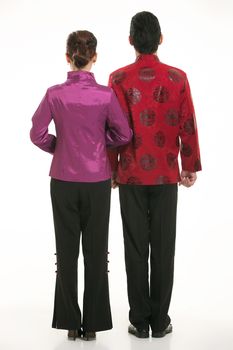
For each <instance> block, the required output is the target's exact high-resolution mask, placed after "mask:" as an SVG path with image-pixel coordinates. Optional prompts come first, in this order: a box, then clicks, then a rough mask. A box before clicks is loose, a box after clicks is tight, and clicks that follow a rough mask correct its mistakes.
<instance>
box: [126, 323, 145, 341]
mask: <svg viewBox="0 0 233 350" xmlns="http://www.w3.org/2000/svg"><path fill="white" fill-rule="evenodd" d="M128 332H129V333H130V334H133V335H135V337H137V338H149V331H148V330H146V329H138V328H136V327H134V326H133V325H132V324H131V325H130V326H129V328H128Z"/></svg>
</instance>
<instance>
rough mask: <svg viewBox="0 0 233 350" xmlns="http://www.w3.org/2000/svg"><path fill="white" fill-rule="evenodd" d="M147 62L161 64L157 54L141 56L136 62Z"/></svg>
mask: <svg viewBox="0 0 233 350" xmlns="http://www.w3.org/2000/svg"><path fill="white" fill-rule="evenodd" d="M140 61H145V62H154V61H156V62H159V58H158V56H157V55H156V54H143V53H142V54H140V55H139V56H138V57H136V62H140Z"/></svg>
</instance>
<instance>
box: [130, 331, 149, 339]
mask: <svg viewBox="0 0 233 350" xmlns="http://www.w3.org/2000/svg"><path fill="white" fill-rule="evenodd" d="M128 333H129V334H132V335H135V337H137V338H141V339H146V338H149V332H148V334H138V333H136V332H132V331H128Z"/></svg>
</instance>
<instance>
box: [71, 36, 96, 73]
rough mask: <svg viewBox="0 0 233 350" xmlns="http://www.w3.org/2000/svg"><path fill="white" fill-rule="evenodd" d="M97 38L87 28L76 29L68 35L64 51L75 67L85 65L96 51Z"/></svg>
mask: <svg viewBox="0 0 233 350" xmlns="http://www.w3.org/2000/svg"><path fill="white" fill-rule="evenodd" d="M96 46H97V39H96V37H95V36H94V34H92V33H91V32H88V31H87V30H78V31H77V32H73V33H71V34H70V35H69V36H68V39H67V43H66V53H67V55H68V56H69V58H70V59H71V60H72V62H73V63H74V64H75V66H76V67H77V68H83V67H85V66H86V65H87V64H88V62H90V60H91V59H92V58H93V56H94V55H95V53H96Z"/></svg>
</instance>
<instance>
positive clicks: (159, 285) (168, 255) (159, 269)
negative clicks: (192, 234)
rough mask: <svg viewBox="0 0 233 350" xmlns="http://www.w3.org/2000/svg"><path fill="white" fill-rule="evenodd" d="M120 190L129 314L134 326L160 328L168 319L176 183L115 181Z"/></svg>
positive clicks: (172, 260)
mask: <svg viewBox="0 0 233 350" xmlns="http://www.w3.org/2000/svg"><path fill="white" fill-rule="evenodd" d="M119 193H120V204H121V215H122V222H123V232H124V243H125V263H126V273H127V284H128V299H129V305H130V311H129V320H130V322H131V323H132V325H134V326H135V327H136V328H137V329H144V330H149V327H151V329H152V332H160V331H164V330H165V329H166V327H167V326H168V325H169V323H170V317H169V316H168V309H169V305H170V300H171V293H172V286H173V272H174V253H175V236H176V208H177V184H169V185H155V186H144V185H142V186H140V185H120V187H119ZM149 256H150V277H149V268H148V260H149Z"/></svg>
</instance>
